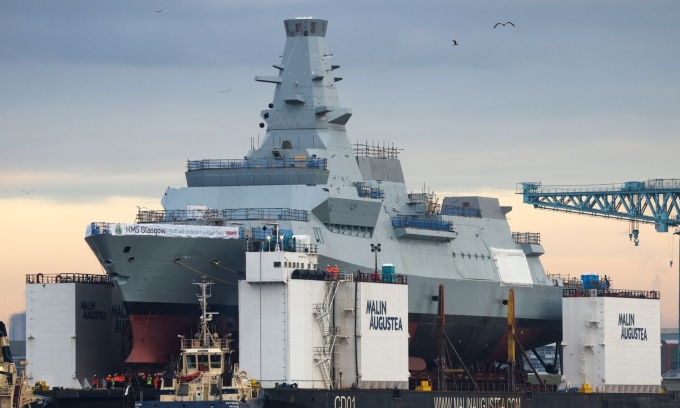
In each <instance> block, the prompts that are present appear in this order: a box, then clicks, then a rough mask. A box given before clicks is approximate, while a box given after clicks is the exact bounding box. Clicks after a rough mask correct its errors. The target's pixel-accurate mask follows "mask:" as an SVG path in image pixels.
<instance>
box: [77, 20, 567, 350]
mask: <svg viewBox="0 0 680 408" xmlns="http://www.w3.org/2000/svg"><path fill="white" fill-rule="evenodd" d="M326 28H327V22H326V21H325V20H318V19H301V20H287V21H286V22H285V29H286V36H287V40H286V44H285V48H284V53H283V56H282V59H281V62H280V63H278V64H275V65H274V68H276V69H277V70H278V75H277V76H262V77H256V78H255V79H256V80H257V81H260V82H265V83H270V84H273V85H274V86H275V87H276V89H275V93H274V99H273V101H272V103H271V104H269V108H268V109H266V110H263V111H262V113H261V116H262V119H263V123H262V126H263V127H264V126H265V123H266V127H267V129H266V136H265V138H264V140H263V142H262V144H261V145H260V146H258V147H256V148H254V149H252V150H250V151H249V152H248V153H247V154H246V156H245V158H244V159H229V160H213V159H209V160H195V161H189V162H188V166H187V170H186V180H187V187H181V188H168V190H167V191H166V193H165V195H164V197H163V199H162V205H163V210H159V211H140V212H139V213H138V215H137V222H136V223H135V226H137V227H138V226H144V225H154V226H158V225H161V226H162V225H169V226H194V227H195V229H196V230H198V229H200V228H204V229H209V228H220V227H224V228H232V229H233V230H234V231H238V233H237V234H236V235H237V236H234V237H233V239H219V238H215V237H197V236H194V235H186V236H183V235H181V234H180V235H177V234H175V235H167V234H166V235H164V234H158V230H159V228H149V229H148V230H149V232H148V233H135V234H127V233H125V232H124V231H123V232H117V231H120V230H121V229H120V226H119V225H118V228H116V224H104V225H101V224H95V223H93V224H92V225H91V226H90V230H89V232H88V234H87V236H86V242H87V243H88V245H89V246H90V248H91V249H92V251H93V252H94V253H95V255H96V256H97V258H98V259H99V261H100V262H101V264H102V265H103V266H104V268H105V270H106V271H107V273H108V274H110V275H111V276H112V278H113V281H114V282H115V284H116V285H117V287H118V288H119V290H120V292H121V295H122V297H123V301H124V302H125V305H126V308H127V312H128V315H129V316H130V320H131V327H132V334H133V337H134V346H133V349H132V353H131V354H130V357H129V358H128V362H156V363H160V362H164V361H165V356H166V354H167V353H168V352H172V351H173V350H172V349H173V348H176V345H174V344H170V343H166V342H165V341H164V340H162V339H171V338H172V337H173V335H172V334H174V333H178V334H179V333H187V332H190V331H191V330H192V324H193V322H195V317H196V315H197V314H198V307H197V306H196V305H197V301H196V297H195V294H194V293H193V291H192V285H191V284H190V283H191V282H193V281H195V280H198V279H200V278H201V277H203V276H205V277H208V278H209V279H211V280H212V281H213V282H214V283H215V285H214V287H213V293H212V295H213V296H212V300H211V308H212V311H217V312H219V313H220V315H219V316H220V319H221V320H220V321H219V323H221V324H222V325H223V328H222V329H220V328H218V331H224V332H227V331H232V330H234V329H235V328H236V327H237V324H238V323H237V322H236V319H237V309H236V305H237V296H238V293H237V289H236V285H235V283H236V282H237V280H238V279H239V276H242V275H243V274H244V273H245V272H244V270H245V252H246V247H247V245H250V244H255V243H257V244H258V245H261V247H262V250H277V248H278V246H280V245H287V244H290V242H294V240H295V239H298V240H301V239H309V241H310V242H311V243H313V244H315V245H318V248H319V249H318V251H319V254H320V256H319V261H320V264H322V265H324V264H326V265H332V266H337V267H338V268H340V269H341V270H343V271H350V272H354V271H361V272H372V271H373V272H379V270H378V269H379V268H378V264H379V263H383V262H387V263H390V264H392V265H394V268H395V269H396V270H397V271H398V272H399V273H407V274H409V275H408V280H409V287H410V291H409V333H410V335H411V339H410V348H411V349H410V350H411V355H413V356H418V357H422V358H424V359H426V360H431V359H432V357H433V354H434V349H435V348H434V344H435V343H436V341H435V339H434V337H435V336H433V328H434V324H435V319H434V316H435V315H436V308H437V302H435V301H433V300H434V299H433V297H434V296H436V295H437V293H438V287H439V285H440V284H444V285H445V291H446V293H447V303H446V329H445V331H446V333H447V335H448V337H449V338H450V339H451V340H452V341H453V342H454V343H455V344H456V345H457V347H458V348H459V352H460V354H461V357H462V358H463V359H464V360H465V361H481V360H485V359H490V358H497V359H502V358H503V357H504V356H505V348H506V347H507V346H506V342H505V341H504V338H505V337H504V336H505V335H506V327H507V323H506V319H507V308H506V306H505V305H504V300H505V299H506V298H507V293H508V290H509V289H510V288H515V290H516V293H517V299H518V300H517V302H516V303H517V304H516V319H517V325H518V328H519V329H518V337H519V339H520V340H521V341H522V344H523V345H524V347H525V348H526V349H531V348H534V347H538V346H541V345H545V344H549V343H552V342H555V341H559V340H560V338H561V288H559V287H557V286H556V285H555V284H554V282H552V281H551V280H550V279H548V277H547V276H546V274H545V271H544V269H543V267H542V265H541V262H540V260H539V256H540V255H542V254H543V248H542V246H541V245H540V240H539V239H538V235H537V234H536V235H530V236H525V235H517V234H513V233H512V232H511V230H510V227H509V224H508V221H507V218H506V214H507V212H508V211H510V208H507V207H502V206H500V204H499V202H498V200H497V199H495V198H489V197H476V196H469V197H468V196H466V197H445V198H444V199H443V202H442V203H439V201H438V199H437V198H436V196H435V195H434V194H433V193H426V192H422V193H416V194H413V193H408V190H407V187H406V183H405V178H404V175H403V172H402V169H401V164H400V161H399V159H398V153H399V150H398V149H396V148H393V147H385V146H380V145H369V144H368V143H366V144H355V145H352V144H350V142H349V139H348V137H347V134H346V131H345V125H346V123H347V122H348V120H349V119H350V117H351V115H352V112H351V110H349V109H347V108H343V107H341V106H340V105H339V101H338V95H337V85H336V84H337V83H338V81H340V80H341V78H340V77H338V76H336V74H335V71H336V70H337V69H338V68H339V66H338V65H335V64H333V63H331V58H330V56H331V54H330V53H329V52H328V49H327V44H326ZM133 229H134V228H133ZM305 237H308V238H305ZM377 244H380V251H379V252H372V248H375V246H377ZM150 328H153V330H151V329H150ZM168 334H171V335H168ZM151 336H153V337H151ZM151 345H153V346H151Z"/></svg>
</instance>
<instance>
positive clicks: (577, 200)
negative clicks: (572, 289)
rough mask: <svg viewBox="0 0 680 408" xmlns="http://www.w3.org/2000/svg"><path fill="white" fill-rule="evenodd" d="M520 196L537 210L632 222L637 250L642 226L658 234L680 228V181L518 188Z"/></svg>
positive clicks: (536, 184)
mask: <svg viewBox="0 0 680 408" xmlns="http://www.w3.org/2000/svg"><path fill="white" fill-rule="evenodd" d="M516 193H517V194H522V195H523V198H524V200H523V202H524V203H526V204H532V205H533V206H534V208H542V209H548V210H555V211H564V212H570V213H577V214H587V215H592V216H596V217H605V218H614V219H620V220H628V221H630V224H631V228H630V233H629V237H630V239H631V240H632V241H633V242H634V243H635V245H636V246H637V245H638V243H639V239H638V235H639V231H640V230H639V224H640V223H643V224H654V226H655V228H656V230H657V232H668V227H669V226H670V227H678V226H680V179H652V180H647V181H627V182H625V183H613V184H596V185H595V184H593V185H586V186H544V185H542V184H541V182H524V183H519V184H517V191H516Z"/></svg>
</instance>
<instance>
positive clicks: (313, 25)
mask: <svg viewBox="0 0 680 408" xmlns="http://www.w3.org/2000/svg"><path fill="white" fill-rule="evenodd" d="M309 31H310V32H311V33H312V34H314V33H315V32H316V21H312V24H311V27H310V28H309Z"/></svg>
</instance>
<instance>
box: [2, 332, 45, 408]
mask: <svg viewBox="0 0 680 408" xmlns="http://www.w3.org/2000/svg"><path fill="white" fill-rule="evenodd" d="M0 348H2V353H0V407H2V408H27V407H30V408H39V407H50V406H52V404H51V401H50V399H49V398H44V397H39V396H34V395H33V389H32V388H31V387H30V386H29V385H28V383H27V382H26V379H25V378H24V376H20V375H19V373H18V372H17V367H16V364H14V360H13V359H12V352H11V350H10V348H9V340H8V338H7V328H6V327H5V323H3V322H1V321H0Z"/></svg>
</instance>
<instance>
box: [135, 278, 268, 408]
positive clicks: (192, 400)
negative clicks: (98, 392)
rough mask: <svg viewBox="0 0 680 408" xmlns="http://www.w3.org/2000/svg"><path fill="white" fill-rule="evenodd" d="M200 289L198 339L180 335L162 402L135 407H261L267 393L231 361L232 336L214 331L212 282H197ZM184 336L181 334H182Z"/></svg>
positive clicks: (163, 387) (161, 393) (167, 376)
mask: <svg viewBox="0 0 680 408" xmlns="http://www.w3.org/2000/svg"><path fill="white" fill-rule="evenodd" d="M194 284H195V285H198V286H199V287H200V289H201V294H200V295H199V296H198V297H199V303H200V306H201V317H200V323H201V324H200V331H199V333H198V335H197V336H196V338H193V339H185V338H180V343H181V344H180V348H181V353H180V355H179V357H178V359H177V364H176V366H175V367H174V369H173V370H169V371H168V372H166V373H165V374H164V375H163V379H162V382H161V386H160V393H159V401H142V402H138V403H136V404H135V406H136V407H142V408H143V407H149V408H154V407H155V408H158V407H175V406H177V407H214V406H215V405H216V403H217V404H219V406H221V407H224V406H226V407H239V408H260V407H262V406H264V393H263V391H262V389H261V387H260V384H259V383H258V382H257V381H256V380H254V379H252V380H251V379H248V377H247V373H246V372H245V371H241V370H240V368H239V365H238V363H232V353H233V352H234V350H233V349H232V348H231V347H230V346H229V344H230V343H231V342H232V341H233V340H232V339H231V338H230V337H231V336H230V335H227V336H224V337H220V336H219V334H217V333H211V332H210V329H209V325H208V323H209V322H210V321H212V317H213V315H214V314H215V313H214V312H208V302H207V300H208V298H209V297H210V291H209V288H210V285H212V283H211V282H206V281H203V282H197V283H194ZM180 337H182V336H180Z"/></svg>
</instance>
